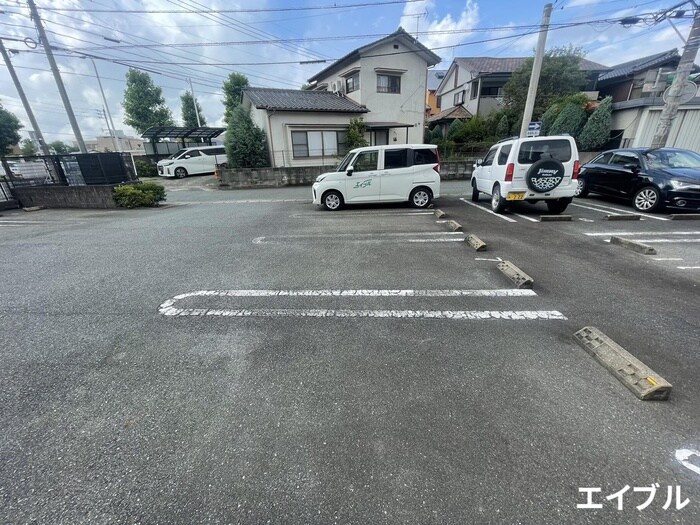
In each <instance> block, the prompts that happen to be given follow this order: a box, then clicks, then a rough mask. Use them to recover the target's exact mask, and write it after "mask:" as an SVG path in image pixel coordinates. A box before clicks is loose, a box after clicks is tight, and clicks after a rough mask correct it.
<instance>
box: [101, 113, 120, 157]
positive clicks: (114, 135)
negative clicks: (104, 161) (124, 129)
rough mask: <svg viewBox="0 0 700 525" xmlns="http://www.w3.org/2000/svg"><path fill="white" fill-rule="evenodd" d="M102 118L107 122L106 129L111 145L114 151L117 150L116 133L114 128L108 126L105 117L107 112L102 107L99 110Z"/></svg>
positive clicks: (106, 122)
mask: <svg viewBox="0 0 700 525" xmlns="http://www.w3.org/2000/svg"><path fill="white" fill-rule="evenodd" d="M99 114H100V116H101V117H102V118H104V119H105V124H107V131H109V136H110V137H111V138H112V145H113V146H114V151H119V143H118V142H117V134H116V133H115V132H114V128H112V127H110V125H109V120H108V119H107V113H106V112H105V110H104V108H102V109H101V110H100V111H99Z"/></svg>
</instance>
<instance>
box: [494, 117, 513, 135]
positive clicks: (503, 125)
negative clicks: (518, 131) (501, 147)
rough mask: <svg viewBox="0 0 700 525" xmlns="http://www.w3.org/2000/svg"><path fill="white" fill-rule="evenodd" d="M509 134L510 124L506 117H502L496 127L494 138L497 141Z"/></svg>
mask: <svg viewBox="0 0 700 525" xmlns="http://www.w3.org/2000/svg"><path fill="white" fill-rule="evenodd" d="M509 133H510V123H509V122H508V115H503V116H502V117H501V120H499V121H498V125H497V126H496V136H497V137H498V138H499V139H504V138H506V137H507V136H508V134H509Z"/></svg>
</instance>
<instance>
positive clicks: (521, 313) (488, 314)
mask: <svg viewBox="0 0 700 525" xmlns="http://www.w3.org/2000/svg"><path fill="white" fill-rule="evenodd" d="M160 313H161V314H163V315H166V316H178V317H179V316H216V317H325V318H329V317H342V318H353V317H355V318H357V317H361V318H377V319H448V320H453V321H484V320H491V319H493V320H507V321H535V320H549V321H566V317H565V316H564V314H562V313H561V312H558V311H556V310H320V309H314V310H275V309H258V310H245V309H240V310H215V309H206V308H191V309H184V308H167V309H164V310H161V311H160Z"/></svg>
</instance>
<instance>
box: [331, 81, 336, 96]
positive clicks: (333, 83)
mask: <svg viewBox="0 0 700 525" xmlns="http://www.w3.org/2000/svg"><path fill="white" fill-rule="evenodd" d="M331 91H333V93H337V92H338V84H336V83H335V82H331Z"/></svg>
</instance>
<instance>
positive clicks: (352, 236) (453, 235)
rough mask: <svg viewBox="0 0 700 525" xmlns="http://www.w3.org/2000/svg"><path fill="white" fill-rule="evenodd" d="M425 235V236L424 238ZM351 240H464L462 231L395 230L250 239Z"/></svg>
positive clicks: (261, 241) (269, 241)
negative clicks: (392, 231)
mask: <svg viewBox="0 0 700 525" xmlns="http://www.w3.org/2000/svg"><path fill="white" fill-rule="evenodd" d="M424 237H425V238H424ZM340 238H342V239H345V240H351V241H352V242H359V243H363V242H364V243H377V242H461V241H463V240H464V234H463V233H462V232H413V233H406V232H397V233H387V232H382V233H334V234H322V233H320V234H317V235H313V234H308V235H278V236H269V237H268V236H261V237H255V238H254V239H253V240H252V243H253V244H279V243H283V242H294V241H304V240H314V241H318V240H337V239H340Z"/></svg>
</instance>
